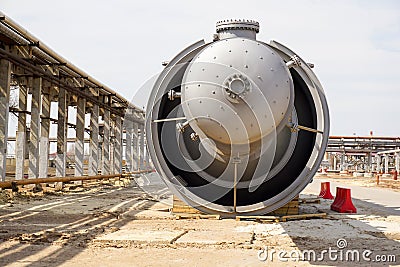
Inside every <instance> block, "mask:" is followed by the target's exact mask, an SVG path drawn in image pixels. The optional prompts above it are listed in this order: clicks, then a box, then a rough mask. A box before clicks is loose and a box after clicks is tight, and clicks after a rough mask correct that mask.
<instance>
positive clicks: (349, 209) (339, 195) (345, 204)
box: [331, 187, 357, 213]
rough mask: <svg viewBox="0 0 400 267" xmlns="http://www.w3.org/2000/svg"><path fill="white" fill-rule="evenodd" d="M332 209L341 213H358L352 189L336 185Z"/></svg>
mask: <svg viewBox="0 0 400 267" xmlns="http://www.w3.org/2000/svg"><path fill="white" fill-rule="evenodd" d="M331 210H334V211H337V212H341V213H356V212H357V209H356V207H354V205H353V202H352V201H351V190H350V189H348V188H341V187H336V197H335V200H334V201H333V203H332V205H331Z"/></svg>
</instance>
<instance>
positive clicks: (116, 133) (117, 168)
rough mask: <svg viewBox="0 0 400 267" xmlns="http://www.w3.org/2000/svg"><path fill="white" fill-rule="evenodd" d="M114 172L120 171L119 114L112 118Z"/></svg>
mask: <svg viewBox="0 0 400 267" xmlns="http://www.w3.org/2000/svg"><path fill="white" fill-rule="evenodd" d="M114 123H115V124H114V137H115V140H114V173H121V172H122V119H121V117H119V116H116V117H115V120H114Z"/></svg>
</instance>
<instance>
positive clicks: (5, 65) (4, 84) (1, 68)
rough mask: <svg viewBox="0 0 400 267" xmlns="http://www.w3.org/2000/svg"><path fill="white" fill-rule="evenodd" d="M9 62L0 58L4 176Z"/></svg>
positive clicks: (0, 167) (2, 171)
mask: <svg viewBox="0 0 400 267" xmlns="http://www.w3.org/2000/svg"><path fill="white" fill-rule="evenodd" d="M10 80H11V63H10V62H9V61H7V60H4V59H0V176H1V179H2V181H4V180H5V178H6V162H7V138H8V116H9V111H8V108H9V100H10Z"/></svg>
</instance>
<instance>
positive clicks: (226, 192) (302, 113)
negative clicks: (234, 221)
mask: <svg viewBox="0 0 400 267" xmlns="http://www.w3.org/2000/svg"><path fill="white" fill-rule="evenodd" d="M258 30H259V26H258V23H257V22H254V21H249V20H227V21H220V22H218V23H217V33H218V34H217V35H215V38H214V41H213V42H210V43H205V42H204V41H200V42H197V43H195V44H193V45H191V46H189V47H188V48H186V49H184V50H183V51H182V52H180V53H179V54H178V55H177V56H176V57H175V58H174V59H172V60H171V61H170V62H169V63H168V64H167V65H166V68H165V69H164V70H163V72H162V73H161V74H160V75H159V77H158V79H157V81H156V83H155V85H154V87H153V89H152V92H151V96H150V99H149V102H148V106H147V121H146V136H147V144H148V149H149V152H150V155H151V157H152V161H153V162H154V164H155V167H156V169H157V171H158V172H159V173H160V175H161V176H162V177H163V179H164V181H165V182H166V184H167V185H168V186H169V188H170V189H171V190H172V192H173V193H174V194H176V195H177V196H178V197H180V198H181V199H183V200H184V201H186V202H187V203H188V204H190V205H191V206H193V207H195V208H197V209H199V210H201V211H204V212H207V213H214V214H215V213H217V214H221V215H225V216H235V215H238V214H241V215H259V214H265V213H268V212H271V211H273V210H275V209H277V208H279V207H281V206H283V205H285V204H286V203H288V202H289V201H290V200H292V199H293V198H294V197H295V196H296V195H298V194H299V193H300V191H302V190H303V189H304V187H305V186H306V185H307V184H308V183H309V182H310V181H311V180H312V178H313V176H314V174H315V172H316V171H317V169H318V167H319V164H320V162H321V160H322V157H323V153H324V151H325V148H326V145H327V140H328V136H329V114H328V107H327V103H326V99H325V95H324V92H323V89H322V86H321V84H320V83H319V81H318V79H317V78H316V76H315V74H314V73H313V71H312V70H311V68H310V66H309V64H307V63H306V62H304V61H303V60H302V59H301V58H300V57H298V56H297V55H296V54H295V53H294V52H292V51H291V50H290V49H288V48H287V47H285V46H283V45H282V44H279V43H278V42H274V41H271V42H270V43H269V44H267V43H264V42H261V41H258V40H256V33H258Z"/></svg>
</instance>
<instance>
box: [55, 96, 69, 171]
mask: <svg viewBox="0 0 400 267" xmlns="http://www.w3.org/2000/svg"><path fill="white" fill-rule="evenodd" d="M67 116H68V107H67V92H66V91H65V89H63V88H59V94H58V121H57V159H56V176H57V177H64V176H65V167H66V153H67V119H68V118H67Z"/></svg>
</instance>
